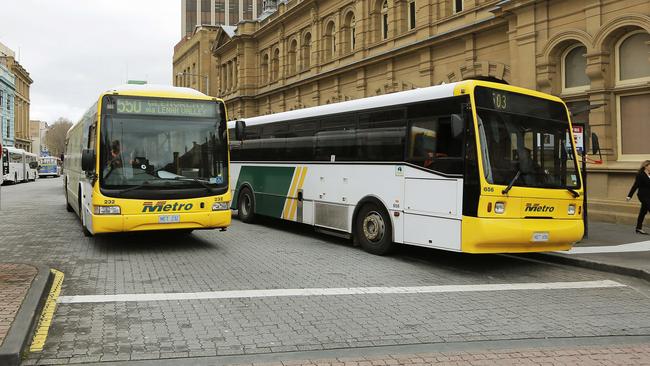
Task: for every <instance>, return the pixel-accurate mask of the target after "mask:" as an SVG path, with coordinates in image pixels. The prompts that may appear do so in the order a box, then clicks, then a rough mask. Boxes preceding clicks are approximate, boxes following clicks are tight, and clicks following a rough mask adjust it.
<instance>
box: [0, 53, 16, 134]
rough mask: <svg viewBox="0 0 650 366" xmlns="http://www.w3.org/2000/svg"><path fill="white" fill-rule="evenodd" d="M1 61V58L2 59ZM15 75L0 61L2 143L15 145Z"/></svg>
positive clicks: (0, 124) (0, 126)
mask: <svg viewBox="0 0 650 366" xmlns="http://www.w3.org/2000/svg"><path fill="white" fill-rule="evenodd" d="M0 61H1V60H0ZM15 90H16V86H15V77H14V75H13V74H12V73H11V72H10V71H9V69H8V68H7V67H5V66H4V65H3V64H2V62H0V129H2V132H1V133H0V136H2V145H3V146H14V143H15V138H14V134H15V128H14V98H15V94H16V91H15Z"/></svg>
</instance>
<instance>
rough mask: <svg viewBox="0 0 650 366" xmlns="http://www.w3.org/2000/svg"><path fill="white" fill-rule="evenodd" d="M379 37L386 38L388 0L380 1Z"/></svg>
mask: <svg viewBox="0 0 650 366" xmlns="http://www.w3.org/2000/svg"><path fill="white" fill-rule="evenodd" d="M381 39H388V1H387V0H384V2H382V3H381Z"/></svg>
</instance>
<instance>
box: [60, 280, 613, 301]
mask: <svg viewBox="0 0 650 366" xmlns="http://www.w3.org/2000/svg"><path fill="white" fill-rule="evenodd" d="M613 287H626V286H625V285H623V284H621V283H618V282H615V281H610V280H603V281H581V282H548V283H505V284H485V285H446V286H416V287H343V288H303V289H269V290H235V291H209V292H184V293H158V294H121V295H81V296H61V297H59V303H63V304H81V303H106V302H131V301H170V300H201V299H247V298H260V297H284V296H335V295H369V294H383V295H385V294H428V293H448V292H477V291H519V290H565V289H591V288H613Z"/></svg>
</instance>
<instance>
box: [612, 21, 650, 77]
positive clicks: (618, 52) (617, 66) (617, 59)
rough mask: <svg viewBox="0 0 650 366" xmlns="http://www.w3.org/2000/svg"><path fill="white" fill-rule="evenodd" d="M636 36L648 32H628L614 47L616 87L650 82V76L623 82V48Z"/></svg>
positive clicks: (640, 30)
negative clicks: (621, 59)
mask: <svg viewBox="0 0 650 366" xmlns="http://www.w3.org/2000/svg"><path fill="white" fill-rule="evenodd" d="M636 34H648V32H646V31H645V30H644V29H638V30H635V31H632V32H628V33H626V34H625V35H623V36H622V37H621V38H620V39H619V40H618V41H617V42H616V45H615V46H614V84H615V85H616V86H629V85H637V84H643V83H647V82H649V81H650V75H648V76H646V77H641V78H636V79H627V80H621V63H620V57H621V46H622V45H623V43H624V42H625V41H627V40H628V39H629V38H630V37H632V36H634V35H636Z"/></svg>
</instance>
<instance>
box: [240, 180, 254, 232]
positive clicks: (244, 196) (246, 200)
mask: <svg viewBox="0 0 650 366" xmlns="http://www.w3.org/2000/svg"><path fill="white" fill-rule="evenodd" d="M237 212H238V215H239V219H240V220H241V221H243V222H245V223H247V224H250V223H252V222H253V220H254V219H255V201H254V198H253V192H251V190H250V189H249V188H242V190H241V192H240V193H239V199H238V200H237Z"/></svg>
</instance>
